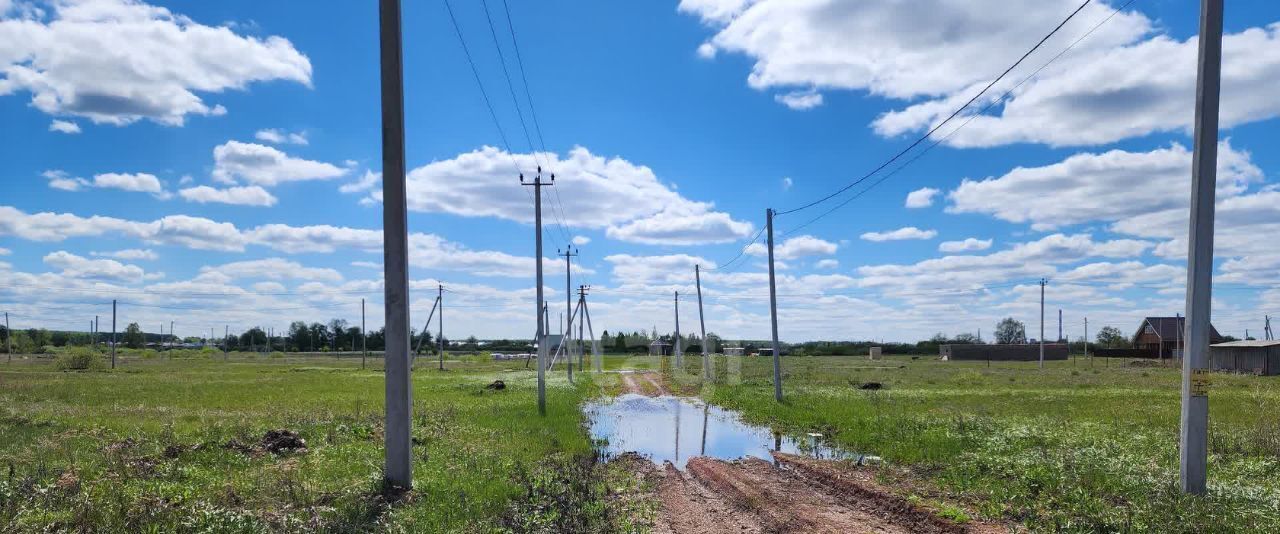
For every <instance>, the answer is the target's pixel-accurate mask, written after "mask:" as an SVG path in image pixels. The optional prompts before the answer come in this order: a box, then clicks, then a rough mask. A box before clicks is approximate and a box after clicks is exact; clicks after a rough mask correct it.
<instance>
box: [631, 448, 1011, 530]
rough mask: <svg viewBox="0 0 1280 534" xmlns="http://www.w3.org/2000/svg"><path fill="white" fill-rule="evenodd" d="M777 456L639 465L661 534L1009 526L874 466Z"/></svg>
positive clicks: (698, 458) (969, 528)
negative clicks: (896, 485) (909, 488)
mask: <svg viewBox="0 0 1280 534" xmlns="http://www.w3.org/2000/svg"><path fill="white" fill-rule="evenodd" d="M777 460H778V463H779V464H781V465H780V466H779V465H774V464H770V463H769V462H766V461H764V460H760V459H755V458H749V459H745V460H739V461H735V462H725V461H721V460H716V459H712V458H705V457H697V458H692V459H690V460H689V462H688V467H687V469H686V471H685V472H683V473H682V472H680V471H678V470H677V469H676V468H675V467H674V466H672V465H671V464H670V463H668V464H666V465H665V466H664V467H663V468H659V467H657V466H654V465H653V464H652V463H651V462H634V463H633V464H632V465H633V466H634V469H635V470H636V471H637V474H638V475H639V476H641V477H643V478H644V479H646V480H647V481H649V482H650V484H649V487H651V488H653V491H654V493H655V494H654V495H653V496H652V497H651V498H653V499H655V500H656V501H657V502H658V503H659V509H658V514H657V517H656V518H655V520H654V524H653V531H654V532H657V533H686V532H687V533H701V532H711V533H729V532H733V533H743V532H745V533H764V532H824V533H825V532H831V533H834V532H840V533H845V532H851V533H862V532H874V533H886V534H896V533H903V534H905V533H916V532H922V533H969V532H978V533H987V532H1003V531H1005V529H1003V528H999V527H995V526H991V525H980V524H966V525H960V524H956V523H954V522H952V521H950V520H948V519H945V518H942V517H939V516H937V515H935V514H934V513H933V512H932V511H930V510H928V509H926V508H923V507H921V506H917V505H915V504H913V503H911V502H909V501H907V500H906V499H905V498H903V497H901V496H898V495H896V494H894V493H892V492H890V491H888V490H887V489H885V488H882V487H879V486H877V485H876V484H875V483H874V482H873V481H872V480H871V474H870V472H867V471H863V470H858V469H850V468H846V467H842V466H839V465H836V464H832V463H830V462H824V461H819V460H810V459H807V458H803V457H796V456H791V455H777Z"/></svg>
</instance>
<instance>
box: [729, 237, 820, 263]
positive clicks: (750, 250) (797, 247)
mask: <svg viewBox="0 0 1280 534" xmlns="http://www.w3.org/2000/svg"><path fill="white" fill-rule="evenodd" d="M839 248H840V247H839V245H836V244H835V243H832V242H830V241H825V240H822V239H818V238H816V237H813V236H811V235H801V236H796V237H792V238H790V239H787V240H786V241H783V242H782V243H778V244H776V245H775V246H774V247H773V257H774V259H775V260H794V259H799V258H803V257H805V256H830V255H832V254H835V253H836V250H837V249H839ZM746 251H747V254H750V255H752V256H758V257H766V256H768V255H769V248H768V247H767V246H765V245H764V244H761V243H752V244H750V245H748V246H747V249H746Z"/></svg>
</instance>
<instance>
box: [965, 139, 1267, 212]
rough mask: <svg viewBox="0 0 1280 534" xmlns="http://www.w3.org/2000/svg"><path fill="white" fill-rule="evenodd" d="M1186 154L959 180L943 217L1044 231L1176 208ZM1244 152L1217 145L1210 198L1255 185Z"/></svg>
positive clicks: (1081, 159) (1080, 162)
mask: <svg viewBox="0 0 1280 534" xmlns="http://www.w3.org/2000/svg"><path fill="white" fill-rule="evenodd" d="M1191 156H1192V154H1191V151H1190V150H1187V149H1186V148H1184V147H1183V146H1182V145H1178V144H1174V145H1172V146H1170V147H1169V148H1161V149H1156V150H1152V151H1150V152H1126V151H1123V150H1112V151H1108V152H1105V153H1101V154H1089V153H1085V154H1077V155H1074V156H1071V157H1069V158H1067V159H1066V160H1063V161H1061V162H1059V163H1055V164H1052V165H1047V166H1043V167H1019V168H1016V169H1014V170H1012V171H1009V172H1008V173H1007V174H1005V175H1004V176H1000V177H998V178H986V179H984V180H979V181H973V180H964V181H963V182H962V183H961V184H960V186H959V187H957V188H956V189H955V190H954V191H952V192H951V193H950V194H949V195H948V197H949V198H950V199H951V201H952V205H951V206H950V207H948V208H947V211H948V212H951V213H984V214H988V215H991V216H994V217H996V218H998V219H1001V220H1005V221H1009V222H1015V223H1027V222H1029V223H1031V225H1032V228H1035V229H1037V230H1050V229H1054V228H1060V227H1062V226H1066V225H1071V224H1078V223H1084V222H1089V221H1097V220H1100V221H1116V220H1120V219H1124V218H1127V217H1133V216H1137V215H1142V214H1146V213H1152V212H1156V211H1161V210H1165V209H1172V208H1183V210H1184V211H1185V207H1186V206H1187V205H1188V202H1189V199H1190V198H1191V178H1190V169H1191ZM1262 177H1263V174H1262V171H1261V170H1260V169H1258V167H1257V166H1255V165H1254V164H1253V163H1252V162H1251V161H1250V157H1249V154H1248V153H1247V152H1242V151H1238V150H1235V149H1234V148H1232V146H1231V144H1230V143H1229V142H1223V143H1220V144H1219V150H1218V194H1219V195H1220V196H1223V197H1230V196H1234V195H1237V194H1240V193H1242V192H1244V191H1245V190H1246V189H1247V188H1248V186H1249V184H1251V183H1253V182H1257V181H1259V180H1261V179H1262Z"/></svg>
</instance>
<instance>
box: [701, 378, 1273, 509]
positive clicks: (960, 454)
mask: <svg viewBox="0 0 1280 534" xmlns="http://www.w3.org/2000/svg"><path fill="white" fill-rule="evenodd" d="M1103 365H1104V362H1102V361H1101V360H1099V361H1097V362H1094V363H1093V364H1092V366H1091V365H1090V363H1089V362H1088V361H1087V360H1080V361H1074V362H1051V363H1049V364H1047V369H1046V370H1044V371H1038V370H1037V369H1036V366H1035V364H1033V363H1025V364H1024V363H1002V364H996V365H995V366H994V367H987V364H986V363H985V362H975V363H964V362H939V361H935V360H933V359H930V358H923V357H922V358H920V359H911V358H909V357H890V358H888V359H886V360H882V361H876V362H870V361H866V360H862V359H855V358H848V357H843V358H838V357H831V358H824V357H799V358H786V359H784V362H783V367H784V370H785V373H786V374H785V379H784V384H785V386H786V388H785V391H786V401H785V402H783V403H781V404H778V403H775V402H774V400H773V389H772V363H771V361H770V360H769V359H767V358H746V359H745V361H744V362H743V365H742V373H741V375H740V376H739V377H729V378H728V380H722V381H721V382H720V383H717V384H715V385H714V386H711V387H708V388H705V389H704V390H703V395H704V396H705V397H707V398H708V399H709V400H711V401H712V402H715V403H717V404H720V405H723V406H726V407H729V408H733V409H737V410H741V411H742V412H743V413H744V415H745V417H746V418H748V419H749V420H752V421H754V422H757V423H762V424H769V425H772V426H774V427H775V428H778V429H780V430H785V431H789V432H794V433H800V432H811V431H818V432H822V433H824V434H826V435H827V436H829V437H830V439H832V440H834V441H835V442H836V443H838V444H839V445H841V446H843V447H845V448H847V449H849V450H852V451H859V452H865V453H868V454H876V455H880V456H882V457H884V458H885V459H886V460H888V461H889V462H891V463H892V464H896V465H899V466H906V467H908V468H909V469H908V472H909V473H910V474H911V477H912V478H913V479H916V480H923V481H926V483H927V484H929V485H930V486H931V487H935V488H938V489H940V491H942V492H944V493H945V494H947V495H948V496H949V497H958V498H960V499H961V500H963V501H965V502H969V503H971V504H972V506H973V508H974V509H975V510H976V511H977V512H978V514H979V515H981V516H983V517H986V518H992V519H1004V520H1014V521H1016V522H1018V523H1022V524H1024V525H1026V526H1028V527H1030V528H1032V529H1033V530H1047V531H1074V532H1102V531H1108V532H1124V531H1131V530H1132V531H1151V532H1231V531H1272V532H1275V531H1280V478H1277V476H1276V475H1277V474H1280V446H1278V445H1280V438H1277V435H1278V434H1277V430H1280V380H1276V379H1275V378H1265V377H1246V376H1232V375H1215V376H1214V379H1213V380H1214V386H1213V389H1212V392H1211V394H1210V410H1211V415H1210V421H1211V435H1210V447H1211V450H1210V455H1211V456H1210V460H1209V469H1210V486H1211V489H1210V494H1209V496H1208V497H1207V498H1189V497H1185V496H1183V495H1182V494H1181V493H1180V492H1179V491H1178V490H1177V481H1178V419H1179V396H1178V395H1179V394H1178V380H1179V375H1178V371H1177V370H1175V369H1167V368H1145V367H1143V368H1138V367H1114V365H1116V364H1115V363H1112V365H1113V367H1103ZM722 378H723V377H722ZM867 382H879V383H881V384H883V385H884V388H885V389H883V390H880V391H867V390H863V389H860V388H859V386H861V385H862V384H864V383H867Z"/></svg>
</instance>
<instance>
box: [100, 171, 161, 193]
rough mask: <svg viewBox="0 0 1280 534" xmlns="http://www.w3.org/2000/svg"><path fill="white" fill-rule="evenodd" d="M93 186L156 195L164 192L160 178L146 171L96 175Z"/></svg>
mask: <svg viewBox="0 0 1280 534" xmlns="http://www.w3.org/2000/svg"><path fill="white" fill-rule="evenodd" d="M93 186H94V187H97V188H100V189H119V190H121V191H133V192H136V193H151V194H156V195H159V194H163V193H164V186H162V185H160V179H159V178H156V177H155V175H154V174H147V173H145V172H139V173H134V174H129V173H115V172H110V173H105V174H98V175H94V177H93Z"/></svg>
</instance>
